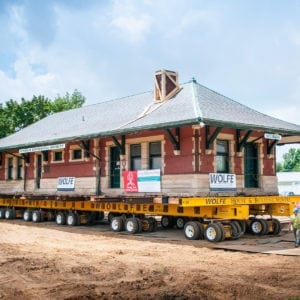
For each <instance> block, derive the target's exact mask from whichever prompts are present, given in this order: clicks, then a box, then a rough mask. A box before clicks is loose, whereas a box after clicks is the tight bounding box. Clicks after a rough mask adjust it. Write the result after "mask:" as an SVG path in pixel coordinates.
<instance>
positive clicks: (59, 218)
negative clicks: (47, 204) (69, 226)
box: [55, 211, 66, 225]
mask: <svg viewBox="0 0 300 300" xmlns="http://www.w3.org/2000/svg"><path fill="white" fill-rule="evenodd" d="M55 221H56V224H57V225H66V215H65V214H64V213H63V212H61V211H60V212H58V213H57V214H56V217H55Z"/></svg>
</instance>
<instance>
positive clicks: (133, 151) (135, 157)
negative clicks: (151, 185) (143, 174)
mask: <svg viewBox="0 0 300 300" xmlns="http://www.w3.org/2000/svg"><path fill="white" fill-rule="evenodd" d="M141 167H142V160H141V144H134V145H130V170H141Z"/></svg>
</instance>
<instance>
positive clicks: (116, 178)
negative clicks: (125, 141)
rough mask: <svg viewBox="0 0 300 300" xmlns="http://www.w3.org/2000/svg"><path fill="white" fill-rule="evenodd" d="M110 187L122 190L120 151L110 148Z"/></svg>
mask: <svg viewBox="0 0 300 300" xmlns="http://www.w3.org/2000/svg"><path fill="white" fill-rule="evenodd" d="M110 187H111V188H120V149H119V147H111V148H110Z"/></svg>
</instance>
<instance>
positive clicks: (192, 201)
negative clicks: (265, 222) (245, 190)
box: [181, 196, 300, 207]
mask: <svg viewBox="0 0 300 300" xmlns="http://www.w3.org/2000/svg"><path fill="white" fill-rule="evenodd" d="M292 202H300V196H251V197H247V196H245V197H185V198H182V199H181V206H183V207H189V206H216V205H218V206H223V205H251V204H273V203H274V204H276V203H287V204H290V203H292Z"/></svg>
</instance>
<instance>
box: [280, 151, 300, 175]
mask: <svg viewBox="0 0 300 300" xmlns="http://www.w3.org/2000/svg"><path fill="white" fill-rule="evenodd" d="M282 167H283V169H282V171H283V172H292V171H293V172H296V171H300V149H295V148H291V149H289V151H288V152H287V153H285V154H284V155H283V165H282Z"/></svg>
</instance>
